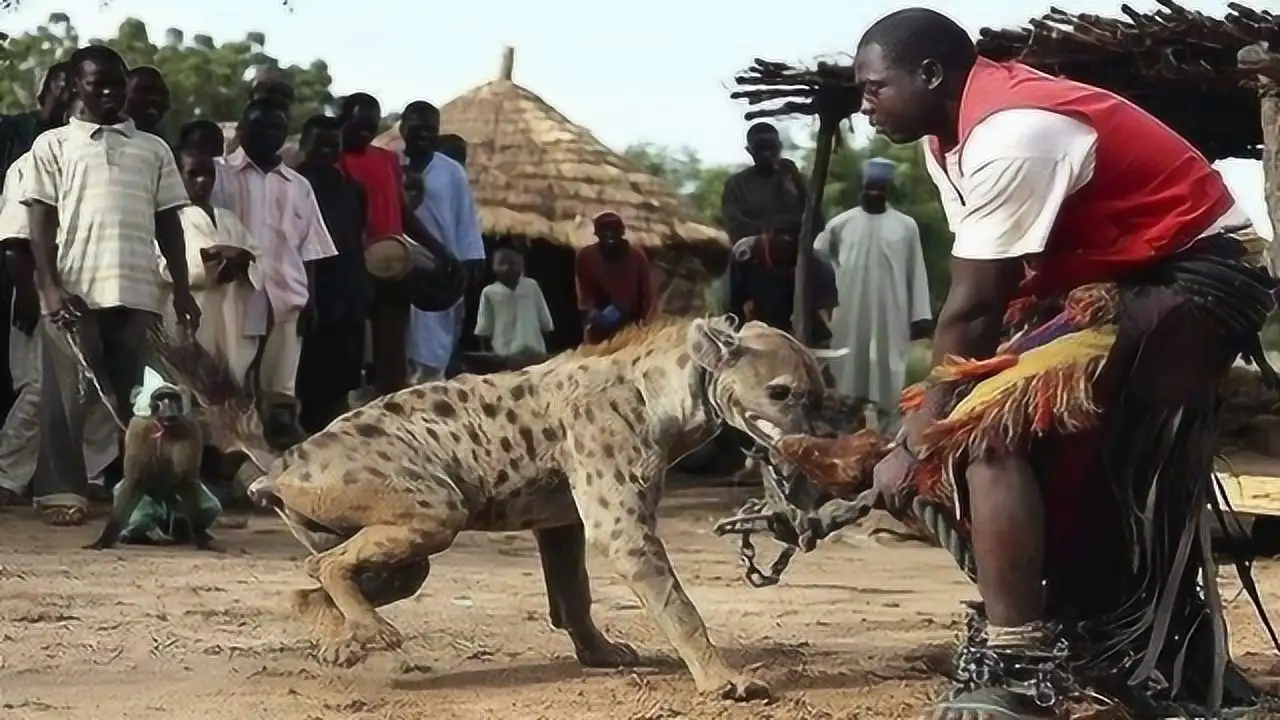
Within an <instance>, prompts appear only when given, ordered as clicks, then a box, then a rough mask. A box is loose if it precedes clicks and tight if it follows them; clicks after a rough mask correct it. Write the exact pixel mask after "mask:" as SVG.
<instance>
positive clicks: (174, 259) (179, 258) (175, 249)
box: [156, 207, 191, 293]
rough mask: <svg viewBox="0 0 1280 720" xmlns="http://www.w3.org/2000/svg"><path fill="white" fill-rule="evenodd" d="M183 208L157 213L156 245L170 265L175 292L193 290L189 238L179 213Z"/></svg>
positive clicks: (170, 275)
mask: <svg viewBox="0 0 1280 720" xmlns="http://www.w3.org/2000/svg"><path fill="white" fill-rule="evenodd" d="M180 209H181V208H176V207H174V208H169V209H167V210H161V211H160V212H158V213H156V245H158V246H159V247H160V254H161V255H163V256H164V261H165V264H167V265H168V266H169V277H170V278H171V279H172V280H173V291H174V292H175V293H186V292H190V291H191V276H190V274H189V272H188V270H189V268H188V267H187V240H186V234H185V233H184V232H183V230H182V220H181V218H180V217H179V215H178V212H179V210H180Z"/></svg>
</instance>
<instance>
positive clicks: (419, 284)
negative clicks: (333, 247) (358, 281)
mask: <svg viewBox="0 0 1280 720" xmlns="http://www.w3.org/2000/svg"><path fill="white" fill-rule="evenodd" d="M364 262H365V267H366V268H367V269H368V271H369V274H370V275H372V276H373V277H374V279H375V280H377V281H378V282H379V284H381V285H384V286H389V287H388V288H387V289H390V290H391V291H392V293H393V294H394V295H397V296H403V297H405V298H406V299H407V300H408V301H409V302H410V303H412V304H413V306H414V307H416V308H418V309H419V310H423V311H425V312H439V311H441V310H448V309H449V308H451V307H453V306H454V305H456V304H457V303H458V301H459V300H461V299H462V296H463V294H464V293H465V292H466V289H467V276H466V273H465V272H464V271H463V269H462V263H460V262H458V260H457V259H455V258H454V257H453V256H452V255H450V254H449V253H448V251H447V250H446V249H444V248H443V247H437V248H435V249H433V250H431V249H427V248H426V247H423V246H422V245H421V244H419V243H417V242H414V241H413V240H412V239H410V238H408V237H406V236H404V235H388V236H386V237H383V238H379V239H377V240H375V241H373V242H372V243H370V244H369V246H368V247H366V248H365V251H364Z"/></svg>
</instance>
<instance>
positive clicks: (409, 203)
mask: <svg viewBox="0 0 1280 720" xmlns="http://www.w3.org/2000/svg"><path fill="white" fill-rule="evenodd" d="M426 199H427V184H426V182H425V181H424V180H423V179H422V174H421V173H415V172H411V173H405V175H404V206H405V209H407V210H417V209H418V206H420V205H422V201H424V200H426Z"/></svg>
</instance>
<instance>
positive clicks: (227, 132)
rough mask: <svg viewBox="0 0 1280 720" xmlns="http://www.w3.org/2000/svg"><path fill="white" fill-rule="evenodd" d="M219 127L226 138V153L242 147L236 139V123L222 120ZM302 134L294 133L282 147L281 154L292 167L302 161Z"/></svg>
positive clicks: (285, 162) (286, 163)
mask: <svg viewBox="0 0 1280 720" xmlns="http://www.w3.org/2000/svg"><path fill="white" fill-rule="evenodd" d="M218 127H220V128H222V137H223V139H224V140H226V143H227V144H226V154H228V155H230V154H231V153H233V152H235V150H236V148H238V147H240V142H239V141H238V140H236V123H233V122H221V123H218ZM301 137H302V136H301V135H292V136H290V137H289V139H288V140H285V142H284V147H282V148H280V156H281V157H282V158H284V164H285V165H288V166H289V167H291V168H296V167H298V163H299V162H301V161H302V154H301V153H300V151H299V150H298V142H299V140H300V139H301Z"/></svg>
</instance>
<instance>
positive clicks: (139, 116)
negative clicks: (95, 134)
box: [124, 65, 170, 133]
mask: <svg viewBox="0 0 1280 720" xmlns="http://www.w3.org/2000/svg"><path fill="white" fill-rule="evenodd" d="M128 78H129V80H128V84H127V87H126V91H125V101H124V113H125V115H128V116H129V117H130V118H132V119H133V122H134V124H135V125H137V126H138V128H139V129H140V130H145V131H146V132H149V133H155V132H156V130H157V129H158V128H159V127H160V121H161V120H163V119H164V114H165V113H167V112H169V102H170V101H169V85H168V84H167V83H165V81H164V75H161V74H160V71H159V70H157V69H156V68H154V67H151V66H150V65H140V66H138V67H136V68H131V69H130V70H129V73H128Z"/></svg>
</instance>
